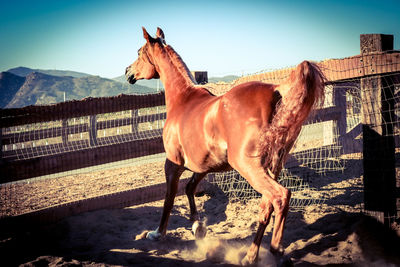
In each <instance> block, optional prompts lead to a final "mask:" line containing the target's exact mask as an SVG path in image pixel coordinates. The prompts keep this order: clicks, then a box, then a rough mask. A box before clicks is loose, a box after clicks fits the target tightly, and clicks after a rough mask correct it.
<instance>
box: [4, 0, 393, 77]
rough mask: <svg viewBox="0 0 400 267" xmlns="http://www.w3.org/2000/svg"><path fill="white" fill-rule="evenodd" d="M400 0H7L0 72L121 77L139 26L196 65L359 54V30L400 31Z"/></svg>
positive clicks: (241, 66) (241, 67)
mask: <svg viewBox="0 0 400 267" xmlns="http://www.w3.org/2000/svg"><path fill="white" fill-rule="evenodd" d="M399 14H400V1H399V0H393V1H385V0H378V1H369V0H363V1H362V0H359V1H356V0H348V1H341V0H327V1H326V0H312V1H287V0H275V1H265V0H264V1H252V0H243V1H224V0H223V1H219V0H211V1H209V0H204V1H201V0H199V1H189V0H183V1H174V0H168V1H166V0H162V1H161V0H149V1H146V0H142V1H133V0H132V1H127V0H126V1H119V0H114V1H102V0H96V1H90V0H86V1H85V0H51V1H41V0H35V1H32V0H29V1H25V0H22V1H21V0H15V1H2V3H1V9H0V71H5V70H7V69H9V68H13V67H18V66H26V67H30V68H41V69H63V70H74V71H81V72H86V73H90V74H94V75H100V76H103V77H108V78H112V77H116V76H119V75H122V74H123V73H124V69H125V67H126V66H127V65H129V64H130V63H131V62H133V61H134V60H135V59H136V56H137V50H138V48H140V46H142V45H143V43H144V39H143V37H142V30H141V26H145V27H146V28H147V30H148V31H149V33H151V34H154V33H155V30H156V27H157V26H159V27H161V28H162V29H163V30H164V33H165V35H166V41H167V43H168V44H170V45H172V47H174V48H175V50H176V51H177V52H178V53H179V54H180V55H181V57H182V58H183V60H184V61H185V62H186V64H187V65H188V67H189V68H190V69H191V70H207V71H208V72H209V76H222V75H226V74H241V73H245V74H246V73H252V72H256V71H259V70H262V69H274V68H282V67H287V66H292V65H295V64H297V63H298V62H300V61H301V60H304V59H309V60H315V61H319V60H323V59H328V58H342V57H346V56H352V55H356V54H359V35H360V34H362V33H385V34H394V35H395V49H400V42H399V40H400V15H399Z"/></svg>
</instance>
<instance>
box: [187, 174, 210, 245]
mask: <svg viewBox="0 0 400 267" xmlns="http://www.w3.org/2000/svg"><path fill="white" fill-rule="evenodd" d="M205 176H206V173H193V176H192V178H190V180H189V182H188V183H187V185H186V190H185V192H186V195H187V197H188V200H189V207H190V220H191V221H194V223H193V226H192V230H193V233H194V235H195V237H196V238H204V237H205V235H206V232H207V229H206V226H205V225H204V222H203V221H201V220H200V216H199V213H198V212H197V208H196V203H195V201H194V194H195V192H196V187H197V185H198V184H199V182H200V181H201V180H202V179H203V178H204V177H205Z"/></svg>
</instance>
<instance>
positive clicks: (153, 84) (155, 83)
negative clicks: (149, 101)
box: [113, 75, 164, 90]
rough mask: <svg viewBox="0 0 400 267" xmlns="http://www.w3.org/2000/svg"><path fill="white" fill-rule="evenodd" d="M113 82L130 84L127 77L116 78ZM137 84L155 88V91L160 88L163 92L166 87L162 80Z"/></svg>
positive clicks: (142, 81) (140, 81)
mask: <svg viewBox="0 0 400 267" xmlns="http://www.w3.org/2000/svg"><path fill="white" fill-rule="evenodd" d="M113 80H114V81H117V82H120V83H128V81H127V80H126V77H125V75H121V76H118V77H115V78H113ZM135 84H137V85H140V86H146V87H149V88H153V89H157V88H159V90H162V88H164V85H163V84H162V82H161V80H160V79H151V80H139V81H137V82H136V83H135Z"/></svg>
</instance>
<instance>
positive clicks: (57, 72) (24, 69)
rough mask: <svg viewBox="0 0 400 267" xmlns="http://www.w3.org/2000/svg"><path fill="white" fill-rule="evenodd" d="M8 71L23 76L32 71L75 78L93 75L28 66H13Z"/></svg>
mask: <svg viewBox="0 0 400 267" xmlns="http://www.w3.org/2000/svg"><path fill="white" fill-rule="evenodd" d="M7 72H10V73H12V74H15V75H18V76H21V77H26V76H28V75H29V74H31V73H32V72H40V73H44V74H48V75H53V76H71V77H74V78H82V77H87V76H93V75H91V74H87V73H82V72H77V71H70V70H41V69H30V68H27V67H17V68H13V69H9V70H7Z"/></svg>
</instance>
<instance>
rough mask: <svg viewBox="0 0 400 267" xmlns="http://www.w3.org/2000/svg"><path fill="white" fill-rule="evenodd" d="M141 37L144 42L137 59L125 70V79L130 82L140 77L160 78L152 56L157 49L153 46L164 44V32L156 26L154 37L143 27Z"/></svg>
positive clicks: (132, 82)
mask: <svg viewBox="0 0 400 267" xmlns="http://www.w3.org/2000/svg"><path fill="white" fill-rule="evenodd" d="M143 37H144V39H146V43H145V44H144V45H143V46H142V48H140V49H139V51H138V56H139V57H138V59H136V61H135V62H133V63H132V64H131V65H129V66H128V67H127V68H126V71H125V76H126V79H127V80H128V82H129V83H131V84H134V83H135V82H136V81H137V80H141V79H148V80H149V79H153V78H156V79H157V78H160V75H159V73H158V70H157V66H156V64H155V61H154V58H155V53H156V50H157V49H155V48H156V47H159V48H160V47H163V46H164V45H165V41H164V33H163V31H162V30H161V29H160V28H157V34H156V38H153V37H151V36H150V35H149V34H148V33H147V31H146V29H145V28H144V27H143ZM157 51H159V50H157Z"/></svg>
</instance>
